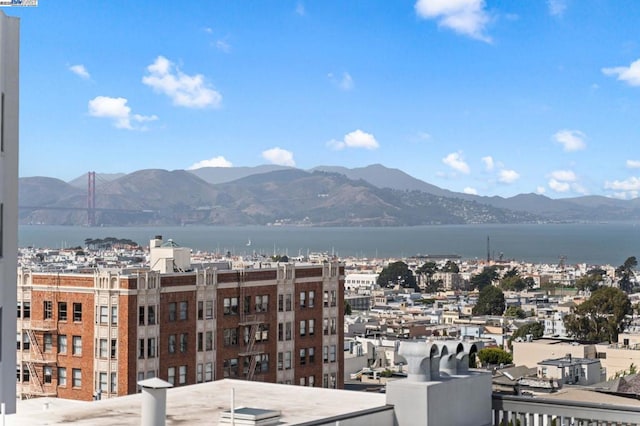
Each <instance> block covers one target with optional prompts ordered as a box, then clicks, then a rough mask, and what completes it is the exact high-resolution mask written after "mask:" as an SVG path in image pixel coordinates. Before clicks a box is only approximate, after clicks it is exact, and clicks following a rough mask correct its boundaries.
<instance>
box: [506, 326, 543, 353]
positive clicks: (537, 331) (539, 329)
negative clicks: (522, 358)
mask: <svg viewBox="0 0 640 426" xmlns="http://www.w3.org/2000/svg"><path fill="white" fill-rule="evenodd" d="M528 335H531V337H532V338H533V339H539V338H541V337H542V336H543V335H544V325H542V323H539V322H538V321H534V322H529V323H527V324H524V325H521V326H520V327H518V329H517V330H516V331H515V332H514V333H513V334H512V335H511V337H510V338H509V348H511V346H512V342H513V341H514V340H516V339H517V338H521V339H526V338H527V336H528Z"/></svg>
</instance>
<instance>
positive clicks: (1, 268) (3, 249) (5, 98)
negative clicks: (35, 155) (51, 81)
mask: <svg viewBox="0 0 640 426" xmlns="http://www.w3.org/2000/svg"><path fill="white" fill-rule="evenodd" d="M19 40H20V20H19V19H18V18H15V17H10V16H6V15H5V14H4V13H3V12H1V11H0V280H1V281H0V402H3V403H5V404H6V411H7V413H15V411H16V370H15V368H16V346H15V343H14V340H13V336H14V335H15V334H16V328H17V323H16V303H17V302H16V301H17V295H16V292H17V288H16V284H15V283H16V281H17V277H16V275H17V273H16V270H17V262H18V260H17V255H18V98H19V85H18V81H19V79H18V71H19V49H20V44H19Z"/></svg>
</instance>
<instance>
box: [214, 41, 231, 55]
mask: <svg viewBox="0 0 640 426" xmlns="http://www.w3.org/2000/svg"><path fill="white" fill-rule="evenodd" d="M215 46H216V49H218V50H219V51H221V52H224V53H229V52H231V45H230V44H229V43H227V42H226V41H225V40H216V42H215Z"/></svg>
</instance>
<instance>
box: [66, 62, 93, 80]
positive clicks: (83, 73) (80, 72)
mask: <svg viewBox="0 0 640 426" xmlns="http://www.w3.org/2000/svg"><path fill="white" fill-rule="evenodd" d="M69 71H71V72H72V73H74V74H75V75H77V76H79V77H82V78H84V79H85V80H89V79H90V78H91V74H89V71H87V69H86V68H85V67H84V65H82V64H78V65H71V66H70V67H69Z"/></svg>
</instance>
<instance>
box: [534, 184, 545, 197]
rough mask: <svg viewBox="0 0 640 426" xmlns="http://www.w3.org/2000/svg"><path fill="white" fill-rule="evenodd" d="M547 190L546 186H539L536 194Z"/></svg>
mask: <svg viewBox="0 0 640 426" xmlns="http://www.w3.org/2000/svg"><path fill="white" fill-rule="evenodd" d="M545 192H547V190H546V188H545V187H544V186H539V187H537V188H536V194H540V195H542V194H544V193H545Z"/></svg>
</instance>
